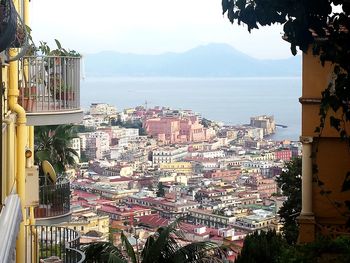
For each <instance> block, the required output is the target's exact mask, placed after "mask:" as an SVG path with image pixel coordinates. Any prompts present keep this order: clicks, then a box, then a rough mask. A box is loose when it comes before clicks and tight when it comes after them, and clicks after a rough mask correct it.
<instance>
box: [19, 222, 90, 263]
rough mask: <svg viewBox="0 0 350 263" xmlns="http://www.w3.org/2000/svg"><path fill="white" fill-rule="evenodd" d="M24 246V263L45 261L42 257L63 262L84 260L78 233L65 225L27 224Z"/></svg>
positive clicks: (78, 262) (75, 262) (76, 262)
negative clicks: (55, 258)
mask: <svg viewBox="0 0 350 263" xmlns="http://www.w3.org/2000/svg"><path fill="white" fill-rule="evenodd" d="M25 248H26V263H36V262H45V261H44V259H47V258H50V257H57V258H59V259H60V260H61V261H62V262H64V263H73V262H74V263H81V262H83V261H84V260H85V254H84V253H83V252H82V251H80V250H79V248H80V234H79V233H78V232H77V231H75V230H73V229H70V228H66V227H58V226H41V225H27V226H26V244H25ZM40 260H42V261H40ZM55 262H58V261H55ZM59 262H60V261H59Z"/></svg>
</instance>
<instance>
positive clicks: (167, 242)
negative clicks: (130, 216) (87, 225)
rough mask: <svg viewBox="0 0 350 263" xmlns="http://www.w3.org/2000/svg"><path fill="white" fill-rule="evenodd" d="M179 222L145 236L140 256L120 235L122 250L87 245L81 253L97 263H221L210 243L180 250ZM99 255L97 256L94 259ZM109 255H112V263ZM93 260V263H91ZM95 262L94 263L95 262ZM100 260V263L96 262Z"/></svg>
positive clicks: (110, 245)
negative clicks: (178, 240)
mask: <svg viewBox="0 0 350 263" xmlns="http://www.w3.org/2000/svg"><path fill="white" fill-rule="evenodd" d="M179 224H180V221H179V220H176V221H174V222H173V223H171V224H170V225H169V226H167V227H160V228H158V229H157V231H156V232H155V233H154V234H153V235H151V236H149V237H148V238H147V240H146V243H145V245H144V247H143V248H142V250H141V252H140V254H139V255H138V254H137V251H135V250H134V247H133V246H132V245H131V244H130V242H129V241H128V238H127V237H126V235H125V234H124V233H122V234H121V240H122V246H123V250H122V251H121V250H119V249H118V248H116V247H115V246H113V245H112V244H111V243H104V245H98V244H96V243H91V244H89V245H87V246H85V247H83V250H84V252H85V254H86V262H101V263H107V262H108V263H114V262H116V263H121V262H123V263H124V262H132V263H200V262H209V263H210V262H212V263H216V262H217V263H219V262H223V260H222V259H223V258H224V256H225V255H224V254H223V252H222V250H221V249H220V248H219V247H218V246H217V245H216V244H215V243H212V242H194V243H189V244H187V245H185V246H180V245H179V243H178V242H177V238H179V237H180V238H183V237H182V235H181V233H180V232H179V231H178V227H179ZM98 254H100V255H98ZM110 254H112V257H113V260H114V261H112V259H111V256H110ZM94 260H95V261H94ZM96 260H97V261H96ZM98 260H100V261H98Z"/></svg>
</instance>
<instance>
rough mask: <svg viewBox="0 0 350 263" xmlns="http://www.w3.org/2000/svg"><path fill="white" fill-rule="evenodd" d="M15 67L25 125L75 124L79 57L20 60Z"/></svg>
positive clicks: (77, 119)
mask: <svg viewBox="0 0 350 263" xmlns="http://www.w3.org/2000/svg"><path fill="white" fill-rule="evenodd" d="M19 63H20V66H19V98H18V103H19V104H20V105H21V106H22V107H23V108H24V109H25V110H26V112H27V124H28V125H34V126H39V125H54V124H65V123H77V122H80V121H81V120H82V116H83V111H82V109H81V108H80V57H69V56H35V57H24V58H22V59H21V60H20V62H19Z"/></svg>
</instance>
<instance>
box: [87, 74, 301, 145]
mask: <svg viewBox="0 0 350 263" xmlns="http://www.w3.org/2000/svg"><path fill="white" fill-rule="evenodd" d="M81 86H82V92H81V104H82V105H83V107H84V108H86V109H87V108H88V107H89V105H90V103H93V102H105V103H109V104H112V105H115V106H116V107H117V108H118V111H120V110H122V109H124V108H130V107H135V106H138V105H145V102H146V101H147V104H148V107H154V106H167V107H170V108H173V109H192V110H193V111H195V112H199V113H201V115H202V116H203V117H204V118H207V119H210V120H215V121H222V122H224V123H225V124H245V123H249V120H250V117H251V116H256V115H262V114H266V115H274V116H275V120H276V123H278V124H283V125H287V126H288V128H286V129H283V128H278V129H277V133H276V134H275V135H274V136H273V137H271V138H273V139H276V140H282V139H291V140H298V138H299V135H300V125H301V106H300V104H299V101H298V98H299V97H300V96H301V78H288V77H286V78H113V77H110V78H106V77H103V78H102V77H101V78H100V77H96V78H86V79H85V80H83V81H82V83H81Z"/></svg>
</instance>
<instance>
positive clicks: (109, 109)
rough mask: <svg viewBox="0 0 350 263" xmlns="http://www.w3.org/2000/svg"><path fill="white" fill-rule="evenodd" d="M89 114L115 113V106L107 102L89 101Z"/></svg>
mask: <svg viewBox="0 0 350 263" xmlns="http://www.w3.org/2000/svg"><path fill="white" fill-rule="evenodd" d="M90 114H91V115H105V116H109V115H116V114H117V108H116V107H114V106H112V105H109V104H107V103H91V105H90Z"/></svg>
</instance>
